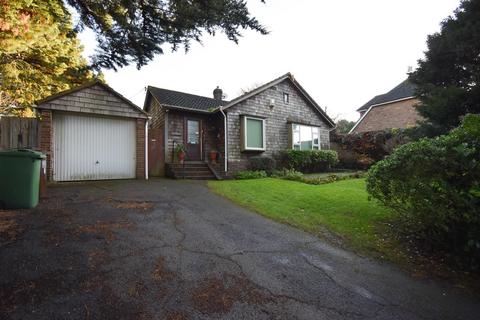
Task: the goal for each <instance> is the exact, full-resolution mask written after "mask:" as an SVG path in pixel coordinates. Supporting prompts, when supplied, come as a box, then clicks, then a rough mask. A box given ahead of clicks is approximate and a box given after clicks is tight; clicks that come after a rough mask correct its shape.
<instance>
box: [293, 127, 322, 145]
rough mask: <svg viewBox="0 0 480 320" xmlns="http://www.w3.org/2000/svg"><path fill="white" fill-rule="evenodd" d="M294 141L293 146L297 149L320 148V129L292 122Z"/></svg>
mask: <svg viewBox="0 0 480 320" xmlns="http://www.w3.org/2000/svg"><path fill="white" fill-rule="evenodd" d="M292 142H293V143H292V147H293V149H295V150H320V132H319V129H318V128H317V127H310V126H304V125H300V124H292Z"/></svg>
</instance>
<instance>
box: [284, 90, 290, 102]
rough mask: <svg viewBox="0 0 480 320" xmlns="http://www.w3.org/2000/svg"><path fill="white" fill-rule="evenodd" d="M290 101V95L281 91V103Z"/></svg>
mask: <svg viewBox="0 0 480 320" xmlns="http://www.w3.org/2000/svg"><path fill="white" fill-rule="evenodd" d="M289 102H290V95H289V94H288V93H286V92H284V93H283V103H289Z"/></svg>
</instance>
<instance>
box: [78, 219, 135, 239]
mask: <svg viewBox="0 0 480 320" xmlns="http://www.w3.org/2000/svg"><path fill="white" fill-rule="evenodd" d="M133 227H134V224H133V223H132V222H129V221H121V222H102V221H97V223H95V224H91V225H83V226H79V227H78V228H77V229H76V230H75V232H76V234H77V235H78V234H82V233H89V234H97V235H103V236H104V237H105V240H106V241H107V243H110V242H112V241H113V240H115V234H114V231H115V230H119V229H132V228H133Z"/></svg>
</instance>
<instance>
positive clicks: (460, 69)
mask: <svg viewBox="0 0 480 320" xmlns="http://www.w3.org/2000/svg"><path fill="white" fill-rule="evenodd" d="M427 45H428V50H427V52H426V53H425V58H424V59H422V60H419V67H418V69H417V70H416V71H415V72H413V73H411V74H410V77H409V78H410V81H411V82H412V83H414V84H415V85H416V86H417V91H416V95H417V96H418V98H419V99H420V101H421V104H420V105H419V106H418V111H419V113H420V114H421V115H422V116H423V117H424V118H425V121H424V122H423V123H422V125H421V127H423V129H425V130H427V131H425V132H427V133H429V134H430V135H438V134H442V133H445V132H447V131H449V130H451V129H452V128H454V127H456V126H458V125H459V123H460V121H461V118H462V116H463V115H465V114H467V113H480V1H478V0H464V1H462V2H461V4H460V6H459V8H458V9H457V10H455V12H454V14H453V16H450V17H448V18H447V19H445V20H444V21H443V22H442V23H441V30H440V32H438V33H435V34H433V35H430V36H429V37H428V40H427ZM421 129H422V128H421Z"/></svg>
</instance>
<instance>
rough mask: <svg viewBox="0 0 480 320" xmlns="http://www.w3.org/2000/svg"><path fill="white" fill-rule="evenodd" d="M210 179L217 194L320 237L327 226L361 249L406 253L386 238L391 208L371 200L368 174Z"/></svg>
mask: <svg viewBox="0 0 480 320" xmlns="http://www.w3.org/2000/svg"><path fill="white" fill-rule="evenodd" d="M208 184H209V187H210V188H211V189H212V190H213V191H214V192H215V193H217V194H219V195H222V196H224V197H226V198H228V199H230V200H232V201H234V202H236V203H238V204H240V205H242V206H245V207H247V208H249V209H251V210H253V211H256V212H258V213H260V214H262V215H264V216H266V217H268V218H271V219H274V220H276V221H279V222H283V223H286V224H289V225H292V226H295V227H298V228H301V229H303V230H305V231H308V232H310V233H313V234H316V235H318V236H323V235H325V232H324V230H325V228H326V229H328V230H329V231H330V232H332V233H334V234H336V235H338V236H340V238H341V239H342V240H343V241H342V242H344V243H345V244H346V245H347V246H349V247H351V248H353V249H355V250H356V251H357V252H360V253H368V254H374V255H375V256H379V257H384V258H387V259H388V260H393V261H398V260H403V258H404V254H403V253H402V252H401V251H400V250H397V249H396V247H397V246H396V245H395V243H393V240H387V239H391V238H390V237H385V232H386V230H387V228H386V227H385V223H386V222H387V221H388V220H389V219H390V218H392V217H393V213H392V211H390V210H389V209H387V208H385V207H383V206H381V205H380V204H378V203H376V202H374V201H369V200H368V199H367V192H366V191H365V181H364V180H363V179H350V180H343V181H339V182H334V183H329V184H324V185H309V184H305V183H301V182H295V181H288V180H282V179H274V178H267V179H256V180H231V181H210V182H209V183H208Z"/></svg>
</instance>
